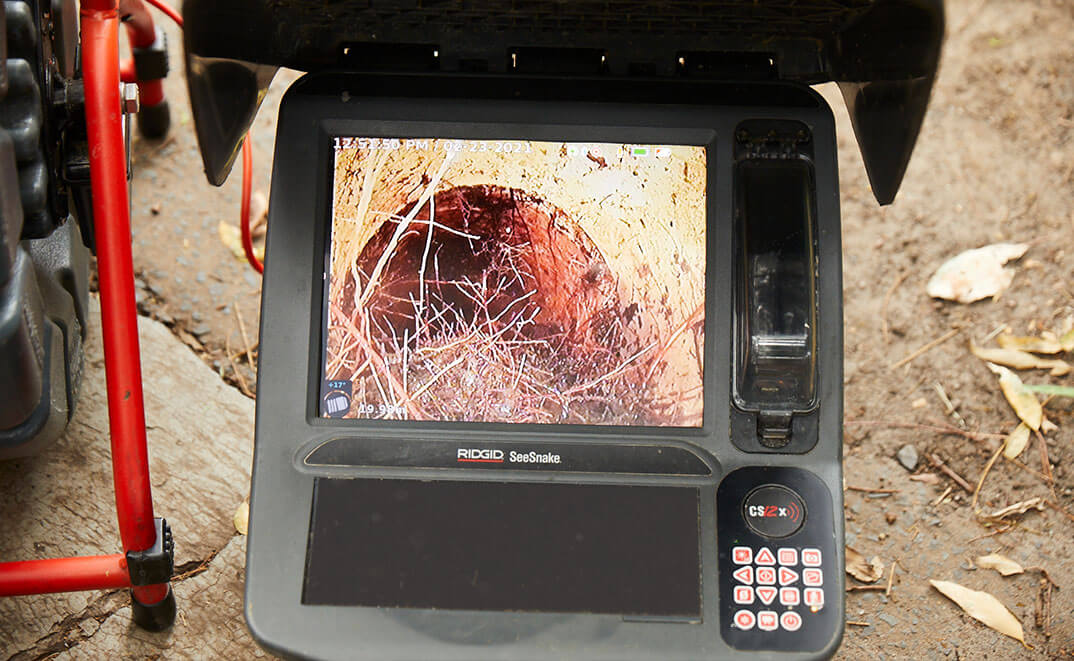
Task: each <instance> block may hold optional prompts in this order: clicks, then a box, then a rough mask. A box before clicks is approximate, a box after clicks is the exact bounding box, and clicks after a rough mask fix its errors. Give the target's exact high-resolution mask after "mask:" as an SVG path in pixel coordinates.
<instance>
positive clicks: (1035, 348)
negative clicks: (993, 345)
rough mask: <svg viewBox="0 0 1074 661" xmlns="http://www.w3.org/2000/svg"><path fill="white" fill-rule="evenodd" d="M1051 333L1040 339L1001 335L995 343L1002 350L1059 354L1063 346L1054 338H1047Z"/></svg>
mask: <svg viewBox="0 0 1074 661" xmlns="http://www.w3.org/2000/svg"><path fill="white" fill-rule="evenodd" d="M1050 335H1051V333H1048V334H1047V335H1044V336H1042V337H1020V336H1017V335H1010V334H1008V333H1003V334H1001V335H1000V336H999V337H997V338H996V342H998V343H999V346H1001V347H1003V348H1004V349H1017V350H1019V351H1031V352H1033V353H1059V352H1060V351H1062V350H1063V345H1061V344H1060V343H1059V340H1057V339H1055V337H1054V336H1053V337H1049V336H1050Z"/></svg>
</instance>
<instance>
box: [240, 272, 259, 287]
mask: <svg viewBox="0 0 1074 661" xmlns="http://www.w3.org/2000/svg"><path fill="white" fill-rule="evenodd" d="M243 279H244V280H246V284H248V285H250V286H251V287H254V288H259V287H261V278H260V277H259V276H258V275H257V274H256V273H246V274H245V275H243Z"/></svg>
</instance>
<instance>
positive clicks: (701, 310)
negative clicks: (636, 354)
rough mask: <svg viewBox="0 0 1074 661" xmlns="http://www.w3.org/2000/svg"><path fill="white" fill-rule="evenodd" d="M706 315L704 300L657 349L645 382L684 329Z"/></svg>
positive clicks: (646, 381) (645, 381)
mask: <svg viewBox="0 0 1074 661" xmlns="http://www.w3.org/2000/svg"><path fill="white" fill-rule="evenodd" d="M704 316H705V303H704V301H702V302H701V305H698V306H697V309H696V310H694V311H693V313H692V314H691V315H690V316H689V317H687V318H686V320H685V321H683V322H682V323H681V324H679V327H678V328H676V329H675V330H674V331H673V332H672V333H671V335H669V336H668V339H667V341H665V342H664V344H663V345H662V346H661V347H660V351H657V352H656V355H655V356H653V357H652V358H650V361H651V364H650V366H649V371H648V372H646V373H645V380H644V382H643V383H648V382H649V379H651V378H653V373H654V372H656V368H657V366H658V365H659V364H660V361H661V360H663V359H664V356H665V355H667V352H668V350H669V349H671V345H672V344H674V343H675V340H676V339H678V337H679V336H680V335H682V333H683V331H685V330H686V329H687V328H689V327H691V326H693V325H694V323H696V322H697V321H698V320H699V319H703V318H704Z"/></svg>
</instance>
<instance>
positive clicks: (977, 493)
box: [972, 445, 1003, 513]
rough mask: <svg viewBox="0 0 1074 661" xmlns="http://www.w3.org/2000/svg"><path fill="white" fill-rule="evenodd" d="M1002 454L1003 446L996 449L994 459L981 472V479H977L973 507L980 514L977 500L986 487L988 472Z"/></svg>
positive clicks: (993, 454)
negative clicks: (982, 489)
mask: <svg viewBox="0 0 1074 661" xmlns="http://www.w3.org/2000/svg"><path fill="white" fill-rule="evenodd" d="M1001 454H1003V446H1002V445H1001V446H999V447H998V448H996V451H995V452H993V453H992V458H991V459H989V460H988V463H987V464H985V467H984V470H983V471H981V477H980V478H978V479H977V488H976V489H974V490H973V503H972V507H973V511H974V512H978V513H980V512H979V511H978V510H977V499H978V498H980V496H981V487H982V486H984V481H985V478H986V477H988V472H989V471H990V470H992V466H993V465H995V463H996V459H999V455H1001Z"/></svg>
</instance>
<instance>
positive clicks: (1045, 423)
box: [1040, 418, 1059, 434]
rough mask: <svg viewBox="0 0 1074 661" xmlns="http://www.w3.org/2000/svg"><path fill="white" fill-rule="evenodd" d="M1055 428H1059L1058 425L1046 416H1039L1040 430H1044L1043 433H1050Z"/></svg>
mask: <svg viewBox="0 0 1074 661" xmlns="http://www.w3.org/2000/svg"><path fill="white" fill-rule="evenodd" d="M1057 429H1059V425H1057V424H1055V423H1054V422H1052V421H1051V420H1049V419H1048V418H1041V421H1040V430H1041V431H1042V432H1044V433H1045V434H1050V433H1052V432H1053V431H1055V430H1057Z"/></svg>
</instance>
